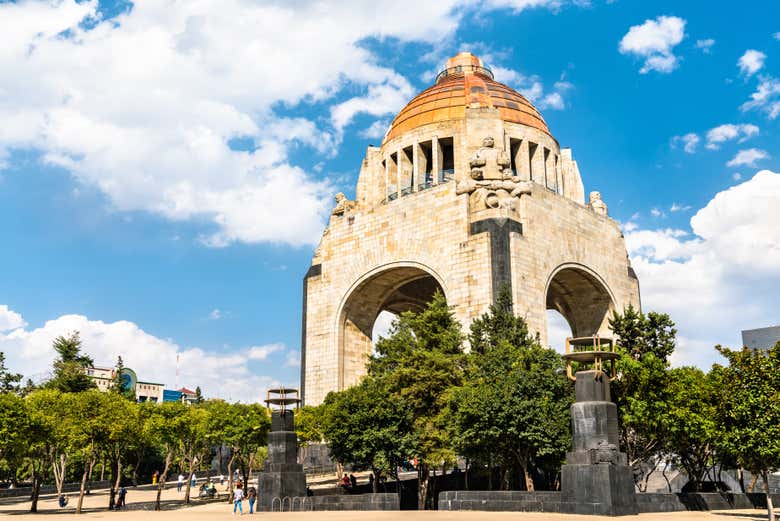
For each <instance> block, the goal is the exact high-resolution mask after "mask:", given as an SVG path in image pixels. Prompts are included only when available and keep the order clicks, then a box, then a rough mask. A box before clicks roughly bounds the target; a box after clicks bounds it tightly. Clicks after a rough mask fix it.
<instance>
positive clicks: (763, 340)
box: [742, 326, 780, 349]
mask: <svg viewBox="0 0 780 521" xmlns="http://www.w3.org/2000/svg"><path fill="white" fill-rule="evenodd" d="M778 342H780V326H771V327H761V328H758V329H745V330H744V331H742V345H743V346H745V347H750V348H751V349H769V348H770V347H773V346H774V345H775V344H776V343H778Z"/></svg>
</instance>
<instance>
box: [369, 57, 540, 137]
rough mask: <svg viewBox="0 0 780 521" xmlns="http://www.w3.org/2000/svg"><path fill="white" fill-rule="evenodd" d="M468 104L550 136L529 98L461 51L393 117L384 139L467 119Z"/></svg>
mask: <svg viewBox="0 0 780 521" xmlns="http://www.w3.org/2000/svg"><path fill="white" fill-rule="evenodd" d="M466 107H470V108H479V107H490V108H496V109H498V113H499V115H500V116H501V119H502V120H504V121H509V122H512V123H519V124H521V125H527V126H529V127H533V128H535V129H538V130H541V131H542V132H545V133H546V134H548V135H551V134H550V130H549V129H548V128H547V123H545V121H544V118H542V115H541V114H540V113H539V111H538V110H536V107H534V106H533V105H532V104H531V102H530V101H528V100H527V99H526V98H525V97H524V96H523V95H522V94H520V93H519V92H517V91H516V90H514V89H512V88H510V87H507V86H506V85H504V84H503V83H499V82H497V81H495V80H494V79H493V73H492V72H491V71H490V69H487V68H486V67H484V65H483V64H482V60H480V59H479V58H478V57H476V56H474V55H473V54H471V53H469V52H462V53H460V54H457V55H455V56H453V57H452V58H450V59H449V60H447V65H446V68H445V69H444V70H443V71H442V72H440V73H439V75H438V76H437V77H436V84H435V85H433V86H432V87H429V88H427V89H425V90H424V91H422V92H421V93H420V94H418V95H417V96H415V98H414V99H412V101H410V102H409V103H408V104H407V105H406V106H405V107H404V108H403V109H401V112H399V113H398V115H397V116H396V117H395V119H394V120H393V123H392V124H391V125H390V128H389V129H388V131H387V134H385V139H384V141H388V140H390V139H393V138H394V137H397V136H399V135H400V134H403V133H404V132H406V131H408V130H411V129H413V128H417V127H420V126H422V125H426V124H428V123H435V122H438V121H450V120H458V119H464V118H465V117H466Z"/></svg>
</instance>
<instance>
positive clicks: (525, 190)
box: [455, 136, 531, 210]
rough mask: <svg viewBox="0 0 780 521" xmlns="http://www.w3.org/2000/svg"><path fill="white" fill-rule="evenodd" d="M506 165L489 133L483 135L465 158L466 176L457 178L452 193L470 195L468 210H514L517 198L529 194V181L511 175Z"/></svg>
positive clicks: (501, 151)
mask: <svg viewBox="0 0 780 521" xmlns="http://www.w3.org/2000/svg"><path fill="white" fill-rule="evenodd" d="M509 165H510V161H509V157H508V156H507V154H506V152H505V151H504V150H498V149H497V148H495V140H494V139H493V138H492V137H490V136H488V137H486V138H484V139H483V140H482V146H481V147H480V148H479V149H478V150H477V151H476V152H475V153H474V155H473V156H471V159H470V160H469V167H470V168H471V171H470V173H469V178H468V179H463V180H460V181H458V184H457V185H456V187H455V193H456V194H458V195H462V194H471V197H470V199H469V203H470V206H471V209H472V210H484V209H485V208H509V209H516V203H517V198H519V197H520V196H521V195H522V194H530V193H531V183H530V182H529V181H520V180H519V179H517V178H515V177H514V176H512V171H511V170H510V169H509Z"/></svg>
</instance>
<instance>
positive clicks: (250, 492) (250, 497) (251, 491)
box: [246, 487, 257, 514]
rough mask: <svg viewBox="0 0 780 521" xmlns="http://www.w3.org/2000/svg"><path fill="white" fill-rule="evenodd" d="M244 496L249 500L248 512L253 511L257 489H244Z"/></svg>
mask: <svg viewBox="0 0 780 521" xmlns="http://www.w3.org/2000/svg"><path fill="white" fill-rule="evenodd" d="M246 498H247V499H248V500H249V513H250V514H254V513H255V501H257V490H256V489H255V487H249V488H248V489H246Z"/></svg>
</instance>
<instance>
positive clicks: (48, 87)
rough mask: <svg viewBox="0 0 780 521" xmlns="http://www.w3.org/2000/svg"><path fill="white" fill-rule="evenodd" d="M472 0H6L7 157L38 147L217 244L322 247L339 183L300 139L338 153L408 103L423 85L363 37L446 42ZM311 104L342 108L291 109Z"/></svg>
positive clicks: (0, 150)
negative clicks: (116, 9) (102, 8)
mask: <svg viewBox="0 0 780 521" xmlns="http://www.w3.org/2000/svg"><path fill="white" fill-rule="evenodd" d="M457 7H458V4H457V2H456V1H455V0H452V1H442V2H428V3H419V2H411V1H407V2H400V3H398V2H396V3H394V5H393V6H392V8H387V9H381V11H382V12H383V16H382V17H377V16H376V12H377V7H376V6H375V5H374V4H366V3H365V2H339V3H337V4H333V5H329V6H324V5H323V4H322V3H320V2H314V1H302V2H295V3H294V4H290V5H288V4H284V5H272V4H267V3H265V4H264V3H253V2H243V1H240V0H226V1H225V2H219V3H208V2H206V3H203V2H180V3H174V4H170V5H168V4H160V3H154V2H138V3H136V4H134V5H133V7H132V9H128V10H127V11H126V12H125V13H123V14H120V15H119V16H117V17H115V18H113V19H111V20H103V19H101V17H100V15H99V13H98V5H97V1H94V0H93V1H88V2H76V1H75V0H53V1H51V2H45V3H44V2H20V3H0V34H3V45H2V46H0V69H2V70H6V71H14V73H13V74H4V75H2V76H0V92H2V93H3V95H2V97H1V98H0V121H3V125H2V126H0V159H2V158H3V157H6V158H7V157H8V154H9V153H10V151H11V150H14V149H24V150H36V151H39V152H41V153H42V157H43V159H44V161H46V162H47V163H49V164H51V165H56V166H59V167H62V168H64V169H66V170H67V171H69V172H70V173H71V174H72V176H73V178H74V179H75V180H76V181H77V182H78V183H81V184H83V185H88V186H90V187H95V188H97V189H98V190H100V191H101V192H102V193H103V194H104V195H105V196H106V198H107V200H108V201H109V202H110V203H111V205H112V207H113V208H115V209H116V210H119V211H139V210H140V211H145V212H150V213H153V214H156V215H159V216H162V217H163V218H166V219H171V220H176V221H184V220H193V221H196V222H198V223H201V224H202V223H209V222H210V223H211V226H210V229H206V230H204V232H203V233H204V235H203V240H202V242H203V243H204V244H208V245H211V246H224V245H227V244H230V243H232V242H234V241H243V242H277V243H287V244H291V245H302V244H311V243H314V242H315V241H316V240H317V238H318V237H319V235H320V232H321V228H322V225H323V222H324V219H325V217H326V214H327V210H328V207H329V206H330V196H331V194H332V192H333V191H334V189H333V187H332V186H331V184H330V183H329V182H328V181H327V180H323V179H319V178H317V177H315V176H313V175H312V174H311V173H310V172H307V171H306V170H304V169H303V168H301V166H300V165H301V163H300V162H299V161H296V158H295V152H296V150H297V147H296V145H299V144H302V145H305V146H309V147H312V148H313V149H314V150H315V151H316V152H318V153H323V154H326V155H332V154H334V153H335V150H334V146H336V145H337V144H338V140H339V137H340V133H341V132H342V131H343V129H344V127H345V126H346V125H349V124H350V123H351V122H352V121H353V119H354V116H355V115H356V114H358V113H368V114H371V115H375V116H381V115H383V114H385V113H391V112H393V111H395V110H397V109H398V108H399V107H400V105H402V104H403V103H404V102H405V101H406V100H407V98H408V97H409V96H410V94H411V90H410V87H409V84H408V82H407V81H406V80H405V79H404V78H403V77H402V76H400V75H399V74H398V73H397V72H395V71H394V70H393V69H391V68H390V67H387V66H383V65H377V59H376V57H375V56H373V55H372V53H371V52H369V51H367V50H366V49H365V47H364V46H362V42H364V41H365V40H366V39H367V38H372V37H377V38H382V39H383V38H393V39H397V40H398V41H400V42H410V41H427V42H435V41H439V40H440V39H441V38H442V37H444V35H446V34H449V33H451V32H452V31H453V30H454V29H455V28H456V27H457V25H458V22H459V20H460V17H461V16H462V10H461V9H457ZM410 11H414V13H415V16H411V17H410V16H409V15H408V13H409V12H410ZM312 35H316V37H314V36H312ZM347 93H350V95H351V96H352V98H351V99H347V100H344V97H345V94H347ZM336 100H338V102H337V101H336ZM342 100H344V101H342ZM302 104H308V105H312V106H317V107H322V108H324V111H326V112H327V110H328V107H329V106H330V105H336V106H335V108H334V109H333V112H332V120H330V121H327V120H319V121H317V122H315V121H312V120H307V119H304V118H300V117H295V118H293V117H287V114H288V113H287V110H288V109H291V108H296V107H300V106H301V105H302ZM235 139H241V140H242V141H245V142H250V143H253V146H251V147H242V149H240V150H239V149H236V148H235V147H233V146H231V143H232V141H233V140H235ZM245 148H249V150H246V149H245ZM6 163H7V160H6ZM6 166H7V164H6ZM291 203H292V204H291Z"/></svg>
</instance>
